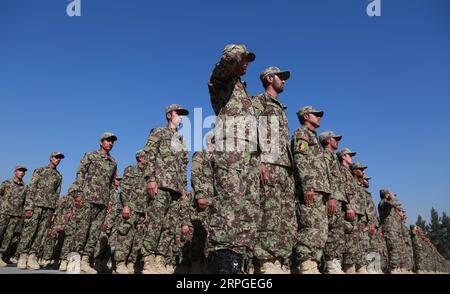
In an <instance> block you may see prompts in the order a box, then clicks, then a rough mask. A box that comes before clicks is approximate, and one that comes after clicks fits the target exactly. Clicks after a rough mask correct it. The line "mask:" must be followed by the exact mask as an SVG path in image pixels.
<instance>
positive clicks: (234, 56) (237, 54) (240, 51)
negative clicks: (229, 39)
mask: <svg viewBox="0 0 450 294" xmlns="http://www.w3.org/2000/svg"><path fill="white" fill-rule="evenodd" d="M243 56H245V57H246V58H247V61H248V62H253V61H254V60H255V59H256V55H255V53H253V52H250V51H248V50H247V47H245V45H237V44H230V45H227V46H225V48H224V49H223V53H222V58H223V59H226V60H241V58H242V57H243Z"/></svg>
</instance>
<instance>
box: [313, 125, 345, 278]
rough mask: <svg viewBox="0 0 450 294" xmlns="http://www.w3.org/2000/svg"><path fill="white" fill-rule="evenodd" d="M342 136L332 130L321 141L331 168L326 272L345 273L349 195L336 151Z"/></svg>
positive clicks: (320, 138)
mask: <svg viewBox="0 0 450 294" xmlns="http://www.w3.org/2000/svg"><path fill="white" fill-rule="evenodd" d="M341 139H342V136H338V135H336V134H334V133H333V132H331V131H326V132H323V133H321V134H320V136H319V141H320V143H321V144H322V146H323V147H324V152H325V160H326V162H327V164H328V168H329V170H330V186H331V195H330V198H329V200H328V202H327V207H328V237H327V242H326V243H325V248H324V258H325V272H326V273H328V274H343V273H344V272H343V271H342V262H343V259H344V251H345V227H346V226H348V225H347V224H346V219H345V218H346V211H347V205H348V200H347V195H346V193H345V191H344V179H343V175H342V172H341V166H340V164H339V160H338V158H337V155H336V154H335V151H336V150H337V149H338V145H339V141H341Z"/></svg>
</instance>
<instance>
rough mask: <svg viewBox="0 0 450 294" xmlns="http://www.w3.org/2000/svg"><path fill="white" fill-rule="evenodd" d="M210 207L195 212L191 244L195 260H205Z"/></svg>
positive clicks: (192, 255)
mask: <svg viewBox="0 0 450 294" xmlns="http://www.w3.org/2000/svg"><path fill="white" fill-rule="evenodd" d="M209 211H210V208H209V207H208V208H206V209H205V210H204V211H201V212H200V211H195V212H193V217H192V225H193V228H194V232H193V236H192V244H191V258H192V260H193V261H198V260H200V261H204V260H205V258H206V246H207V238H208V228H209V214H210V212H209Z"/></svg>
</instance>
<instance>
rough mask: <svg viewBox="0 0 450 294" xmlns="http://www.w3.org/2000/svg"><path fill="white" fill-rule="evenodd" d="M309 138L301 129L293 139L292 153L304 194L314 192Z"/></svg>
mask: <svg viewBox="0 0 450 294" xmlns="http://www.w3.org/2000/svg"><path fill="white" fill-rule="evenodd" d="M308 144H309V141H308V136H307V134H305V133H304V132H303V131H302V130H301V129H299V130H297V131H296V132H295V133H294V137H293V139H292V151H293V154H294V166H295V170H296V173H297V174H298V176H299V179H300V184H301V189H302V192H303V193H305V192H307V191H314V186H313V179H314V175H313V174H312V172H313V169H311V168H310V162H309V158H308V151H309V150H308V149H309V145H308Z"/></svg>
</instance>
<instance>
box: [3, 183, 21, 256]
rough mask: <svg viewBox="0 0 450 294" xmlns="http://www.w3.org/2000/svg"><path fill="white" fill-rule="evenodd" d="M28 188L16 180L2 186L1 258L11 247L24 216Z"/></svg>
mask: <svg viewBox="0 0 450 294" xmlns="http://www.w3.org/2000/svg"><path fill="white" fill-rule="evenodd" d="M26 193H27V187H26V186H25V184H24V182H23V181H21V182H18V181H17V180H16V179H15V178H12V179H10V180H7V181H4V182H3V183H2V184H1V185H0V244H1V247H0V256H1V255H5V254H6V253H7V252H8V249H9V248H10V246H11V243H12V240H13V237H14V233H15V231H16V229H17V227H19V226H20V222H21V219H22V214H23V212H22V211H23V205H24V203H25V195H26Z"/></svg>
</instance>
